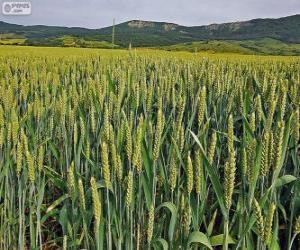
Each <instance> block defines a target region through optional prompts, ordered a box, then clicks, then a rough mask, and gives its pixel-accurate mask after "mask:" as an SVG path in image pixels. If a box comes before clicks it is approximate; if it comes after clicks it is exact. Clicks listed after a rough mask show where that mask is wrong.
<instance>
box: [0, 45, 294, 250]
mask: <svg viewBox="0 0 300 250" xmlns="http://www.w3.org/2000/svg"><path fill="white" fill-rule="evenodd" d="M0 51H1V54H0V249H108V250H112V249H119V250H120V249H163V250H166V249H171V250H172V249H224V250H227V249H247V250H251V249H253V250H254V249H257V250H260V249H271V250H273V249H274V250H276V249H299V248H300V243H299V242H300V241H299V240H300V237H299V236H298V235H299V233H300V178H299V171H300V154H299V150H300V149H299V148H300V147H299V122H300V120H299V105H300V59H299V57H263V56H260V57H259V56H241V55H229V54H224V55H222V54H201V53H197V54H192V53H173V52H172V53H171V52H161V51H151V50H137V51H136V50H130V51H126V50H113V51H112V50H92V49H91V50H88V49H71V48H70V49H65V48H59V49H51V48H27V47H22V48H14V47H9V46H7V47H1V48H0Z"/></svg>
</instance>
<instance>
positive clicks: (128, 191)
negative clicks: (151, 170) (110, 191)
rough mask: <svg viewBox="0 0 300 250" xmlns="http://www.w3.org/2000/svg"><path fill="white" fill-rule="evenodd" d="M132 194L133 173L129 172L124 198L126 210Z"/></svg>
mask: <svg viewBox="0 0 300 250" xmlns="http://www.w3.org/2000/svg"><path fill="white" fill-rule="evenodd" d="M132 193H133V173H132V171H131V170H130V171H129V172H128V176H127V189H126V197H125V203H126V206H127V207H128V208H129V207H130V205H131V203H132Z"/></svg>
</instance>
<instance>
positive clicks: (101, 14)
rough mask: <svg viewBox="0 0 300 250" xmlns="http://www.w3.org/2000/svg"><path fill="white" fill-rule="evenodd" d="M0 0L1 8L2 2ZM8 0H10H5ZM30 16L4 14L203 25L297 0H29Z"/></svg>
mask: <svg viewBox="0 0 300 250" xmlns="http://www.w3.org/2000/svg"><path fill="white" fill-rule="evenodd" d="M4 1H5V0H0V2H1V9H2V3H3V2H4ZM6 1H11V0H6ZM31 4H32V14H31V15H30V16H4V15H3V14H2V12H1V16H0V20H2V21H6V22H11V23H18V24H30V25H33V24H46V25H58V26H69V27H71V26H79V27H88V28H100V27H105V26H110V25H111V24H112V22H113V21H112V20H113V18H115V19H116V23H121V22H125V21H128V20H132V19H142V20H151V21H165V22H172V23H177V24H181V25H187V26H192V25H204V24H211V23H222V22H231V21H241V20H248V19H253V18H265V17H282V16H288V15H293V14H300V0H148V1H146V0H31Z"/></svg>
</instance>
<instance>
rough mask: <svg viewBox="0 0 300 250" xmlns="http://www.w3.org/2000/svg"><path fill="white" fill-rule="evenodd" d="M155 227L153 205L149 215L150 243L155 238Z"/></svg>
mask: <svg viewBox="0 0 300 250" xmlns="http://www.w3.org/2000/svg"><path fill="white" fill-rule="evenodd" d="M153 227H154V207H153V205H151V207H150V209H149V214H148V228H147V242H148V243H150V242H151V240H152V236H153Z"/></svg>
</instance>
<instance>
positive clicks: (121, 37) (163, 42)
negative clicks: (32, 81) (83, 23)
mask: <svg viewBox="0 0 300 250" xmlns="http://www.w3.org/2000/svg"><path fill="white" fill-rule="evenodd" d="M112 29H113V28H112V27H106V28H101V29H86V28H79V27H71V28H69V27H57V26H44V25H34V26H23V25H17V24H9V23H5V22H0V36H2V38H1V39H0V43H2V44H3V43H6V42H5V40H9V39H7V38H5V35H7V34H10V36H11V35H12V34H13V35H14V36H16V37H15V38H14V37H10V39H16V38H18V44H20V39H23V43H24V44H26V45H36V46H72V44H75V46H78V47H84V46H86V47H101V46H102V44H104V47H112V44H110V43H111V40H112V35H111V34H112ZM3 37H4V38H3ZM65 37H68V39H71V40H72V39H73V40H74V41H75V42H74V43H71V44H69V45H66V44H64V43H63V42H62V41H63V40H64V38H65ZM266 39H269V40H266ZM1 40H2V42H1ZM212 40H218V41H223V45H226V46H231V47H232V49H233V50H234V48H237V47H242V51H244V52H246V51H248V52H249V53H252V52H253V51H254V52H257V53H271V54H274V51H273V49H274V48H273V49H272V46H273V45H274V43H275V47H276V51H277V52H276V53H275V54H300V51H299V46H297V45H294V44H297V43H299V44H300V15H294V16H289V17H283V18H278V19H253V20H250V21H244V22H233V23H224V24H211V25H204V26H193V27H187V26H181V25H178V24H173V23H165V22H151V21H141V20H132V21H129V22H125V23H121V24H118V25H116V26H115V44H116V45H118V46H121V47H128V46H129V44H130V43H131V44H132V45H133V46H134V47H162V48H165V46H171V45H172V46H173V45H176V44H185V45H188V44H189V43H194V42H196V43H200V44H201V43H203V44H205V41H212ZM3 41H4V42H3ZM237 41H238V42H237ZM245 41H246V42H245ZM259 41H263V42H259ZM266 41H267V42H266ZM7 42H8V43H9V41H7ZM229 43H230V44H231V45H229ZM257 43H258V44H257ZM270 43H271V44H273V45H270ZM266 44H267V45H268V46H267V47H266V48H265V47H264V46H265V45H266ZM269 45H270V46H269ZM180 46H181V45H180ZM180 46H177V47H180ZM219 46H220V45H219ZM249 46H250V48H249ZM278 46H279V47H278ZM185 47H186V46H185ZM200 47H201V46H200ZM273 47H274V46H273ZM168 49H169V48H168ZM171 49H173V48H171ZM188 50H190V48H189V49H188ZM230 50H231V49H230ZM239 50H240V49H238V51H239ZM280 51H282V53H281V52H280Z"/></svg>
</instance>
